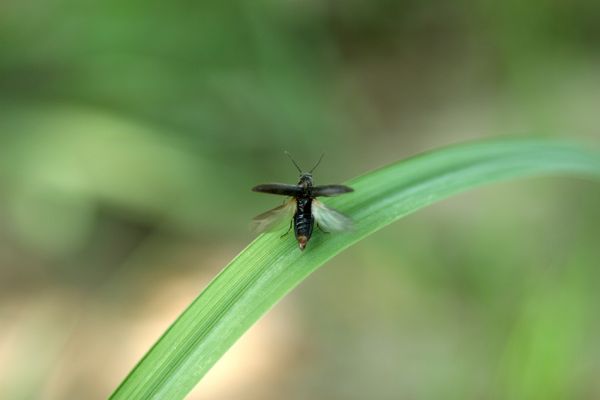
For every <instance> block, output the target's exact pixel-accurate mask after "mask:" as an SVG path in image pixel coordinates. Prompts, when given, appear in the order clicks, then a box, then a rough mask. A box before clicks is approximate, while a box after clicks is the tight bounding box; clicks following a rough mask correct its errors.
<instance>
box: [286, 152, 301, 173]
mask: <svg viewBox="0 0 600 400" xmlns="http://www.w3.org/2000/svg"><path fill="white" fill-rule="evenodd" d="M284 153H285V155H286V156H288V157H289V159H290V160H292V162H293V163H294V166H295V167H296V169H297V170H298V172H300V173H302V168H300V167H299V166H298V163H297V162H296V161H294V159H293V158H292V155H291V154H290V153H289V152H288V151H287V150H286V151H284Z"/></svg>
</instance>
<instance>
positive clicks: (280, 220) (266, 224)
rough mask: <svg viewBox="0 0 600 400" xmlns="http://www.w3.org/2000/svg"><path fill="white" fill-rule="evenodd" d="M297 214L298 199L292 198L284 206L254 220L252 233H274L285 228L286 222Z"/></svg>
mask: <svg viewBox="0 0 600 400" xmlns="http://www.w3.org/2000/svg"><path fill="white" fill-rule="evenodd" d="M295 212H296V199H294V198H291V199H289V200H288V201H286V202H285V203H284V204H283V205H280V206H279V207H275V208H273V209H272V210H269V211H267V212H264V213H262V214H260V215H257V216H256V217H254V219H253V220H252V231H253V232H255V233H261V232H266V231H273V230H276V229H278V228H280V227H283V225H284V222H288V223H289V220H290V218H292V217H293V216H294V213H295Z"/></svg>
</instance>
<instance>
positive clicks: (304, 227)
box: [294, 197, 314, 250]
mask: <svg viewBox="0 0 600 400" xmlns="http://www.w3.org/2000/svg"><path fill="white" fill-rule="evenodd" d="M296 202H297V207H296V214H294V234H295V235H296V240H298V245H299V246H300V249H301V250H304V248H305V247H306V243H308V241H309V239H310V237H311V235H312V230H313V225H314V218H313V216H312V211H311V203H312V199H311V198H310V197H301V198H296Z"/></svg>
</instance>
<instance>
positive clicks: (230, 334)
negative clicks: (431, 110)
mask: <svg viewBox="0 0 600 400" xmlns="http://www.w3.org/2000/svg"><path fill="white" fill-rule="evenodd" d="M542 175H555V176H556V175H575V176H581V177H595V178H599V177H600V154H599V153H597V152H595V151H592V150H589V149H586V148H583V147H579V146H574V145H571V144H567V143H557V142H550V141H544V140H516V139H514V140H502V141H489V142H477V143H470V144H464V145H460V146H454V147H450V148H445V149H442V150H438V151H434V152H431V153H427V154H424V155H420V156H418V157H414V158H411V159H408V160H405V161H401V162H398V163H395V164H392V165H389V166H387V167H384V168H381V169H378V170H375V171H373V172H369V173H367V174H365V175H363V176H360V177H358V178H355V179H353V180H351V181H349V182H347V184H349V185H351V186H352V187H353V188H354V189H355V192H354V193H351V194H348V195H344V196H340V197H336V198H332V199H328V200H329V201H327V200H326V202H327V203H328V204H329V205H331V206H333V207H336V208H338V209H339V210H340V211H342V212H344V213H346V214H348V215H349V216H351V217H352V218H353V219H354V220H355V221H356V229H355V230H354V231H352V232H350V233H345V234H337V235H334V234H331V235H324V234H322V233H320V232H315V234H314V236H313V238H312V239H311V241H310V243H309V244H308V247H307V249H306V250H305V251H304V252H301V251H300V250H299V249H298V246H297V244H296V242H295V241H294V240H293V238H291V237H288V238H286V239H285V240H280V239H279V234H278V233H269V234H264V235H261V236H260V237H258V238H257V239H256V240H255V241H254V242H252V243H251V244H250V245H249V246H248V247H247V248H246V249H244V250H243V251H242V252H241V253H240V254H239V255H238V256H237V257H236V258H235V259H234V260H233V261H231V263H230V264H229V265H228V266H227V267H226V268H225V269H224V270H223V271H222V272H221V273H220V274H219V275H218V276H217V277H216V278H215V279H214V280H213V281H212V282H211V283H210V285H209V286H208V287H207V288H206V289H205V290H204V291H203V292H202V293H201V294H200V296H198V298H196V300H195V301H194V302H193V303H192V304H191V305H190V306H189V307H188V308H187V310H185V311H184V312H183V314H181V316H179V318H178V319H177V320H176V321H175V323H174V324H173V325H172V326H171V327H170V328H169V329H168V330H167V331H166V332H165V333H164V335H163V336H162V337H161V338H160V340H159V341H158V342H157V343H156V344H155V345H154V346H153V347H152V348H151V349H150V351H149V352H148V353H147V354H146V355H145V356H144V358H143V359H142V360H141V361H140V362H139V363H138V365H137V366H136V367H135V368H134V369H133V371H132V372H131V373H130V374H129V376H128V377H127V378H126V379H125V381H124V382H123V383H122V384H121V385H120V386H119V387H118V388H117V390H116V391H115V393H114V394H113V395H112V398H113V399H127V400H135V399H181V398H183V397H184V396H185V395H186V394H187V393H188V392H189V391H190V390H191V389H192V388H193V387H194V385H196V383H198V381H199V380H200V379H201V378H202V377H203V376H204V374H206V372H207V371H208V370H209V369H210V368H211V367H212V366H213V364H214V363H215V362H216V361H217V360H218V359H219V358H220V357H221V356H222V355H223V354H224V353H225V352H226V351H227V350H228V349H229V348H230V347H231V346H232V345H233V343H234V342H235V341H236V340H237V339H238V338H239V337H240V336H241V335H242V334H243V333H244V332H245V331H246V330H248V328H250V326H252V324H254V323H255V322H256V321H257V320H258V319H259V318H260V317H261V316H262V315H263V314H265V312H267V311H268V310H269V309H270V308H271V307H272V306H273V305H274V304H275V303H277V301H278V300H280V299H281V298H282V297H283V296H284V295H285V294H286V293H288V292H289V291H290V290H292V289H293V288H294V287H295V286H297V285H298V284H299V283H300V282H302V280H303V279H305V278H306V277H307V276H308V275H309V274H310V273H312V272H313V271H314V270H316V269H317V268H318V267H320V266H321V265H323V264H324V263H325V262H326V261H327V260H329V259H330V258H332V257H333V256H335V255H336V254H338V253H339V252H341V251H342V250H344V249H345V248H347V247H348V246H350V245H352V244H354V243H356V242H358V241H359V240H361V239H362V238H364V237H365V236H367V235H369V234H371V233H373V232H375V231H377V230H378V229H381V228H383V227H384V226H386V225H388V224H390V223H392V222H394V221H396V220H397V219H399V218H401V217H403V216H405V215H407V214H409V213H411V212H413V211H416V210H418V209H419V208H421V207H424V206H426V205H429V204H432V203H435V202H437V201H439V200H442V199H444V198H446V197H448V196H450V195H452V194H455V193H459V192H463V191H465V190H466V189H470V188H475V187H478V186H481V185H483V184H487V183H491V182H497V181H502V180H508V179H512V178H521V177H531V176H542ZM251 185H252V183H251V182H249V183H248V186H249V187H250V186H251Z"/></svg>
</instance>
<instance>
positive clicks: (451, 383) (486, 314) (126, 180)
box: [0, 0, 600, 400]
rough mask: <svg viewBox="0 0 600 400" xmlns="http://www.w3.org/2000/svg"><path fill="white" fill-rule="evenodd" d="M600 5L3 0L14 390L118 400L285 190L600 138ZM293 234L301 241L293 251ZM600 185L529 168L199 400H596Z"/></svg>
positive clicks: (367, 252) (455, 203)
mask: <svg viewBox="0 0 600 400" xmlns="http://www.w3.org/2000/svg"><path fill="white" fill-rule="evenodd" d="M599 106H600V3H599V2H596V1H591V0H574V1H569V2H567V1H517V0H509V1H496V2H494V1H475V2H470V1H457V2H447V3H445V2H434V1H423V0H420V1H417V0H410V1H393V0H377V1H374V0H371V1H364V0H363V1H361V0H345V1H340V0H321V1H319V0H287V1H273V0H256V1H243V0H230V1H227V2H224V1H216V0H208V1H202V2H189V1H173V2H147V1H144V2H142V1H129V2H123V1H116V0H107V1H102V2H98V1H81V0H79V1H69V0H42V1H32V0H4V1H2V3H1V4H0V398H2V399H9V400H13V399H16V400H21V399H49V400H54V399H57V400H58V399H60V400H64V399H103V398H106V397H107V396H108V395H109V394H110V393H111V392H112V390H114V389H115V388H116V386H117V385H118V384H119V382H120V381H121V380H122V379H123V378H124V377H125V375H126V374H127V373H128V372H129V370H130V369H131V368H132V367H133V366H134V364H135V363H136V361H137V360H138V359H139V358H140V357H141V356H142V355H143V354H144V353H145V351H146V350H147V349H148V348H149V347H150V346H151V344H152V343H153V342H154V341H155V340H156V339H157V338H158V337H159V335H160V334H161V333H162V332H163V331H164V330H165V329H166V328H167V327H168V325H169V324H170V323H171V322H172V321H173V320H174V319H175V318H176V316H177V315H178V314H179V313H180V312H181V311H182V310H183V309H184V307H185V306H186V305H187V304H188V303H189V302H190V301H192V299H194V297H195V296H196V295H197V294H198V293H199V292H200V291H201V290H202V288H203V287H204V286H205V285H206V284H207V282H208V281H209V280H210V279H211V277H213V276H214V275H215V274H216V273H217V272H218V271H219V270H220V269H221V268H222V267H223V266H224V265H226V263H227V262H228V261H229V260H230V259H232V258H233V257H234V256H235V255H236V254H237V253H238V252H239V251H240V250H241V249H242V248H243V247H244V246H245V245H246V244H247V243H248V242H249V241H250V240H252V237H253V236H252V234H251V233H250V231H249V230H248V225H249V220H250V219H251V218H252V217H253V216H254V215H256V214H259V213H261V212H263V211H265V210H266V209H268V208H271V207H273V206H275V205H276V204H277V200H276V199H273V198H271V197H269V196H261V195H257V194H255V193H251V192H250V190H249V188H250V187H252V186H253V185H255V184H257V183H261V182H267V181H282V182H294V181H295V180H296V178H297V174H296V171H295V169H294V168H293V166H292V165H291V163H289V160H287V158H285V156H284V155H283V150H284V149H287V150H289V151H290V152H292V153H293V154H294V155H295V157H296V158H297V159H298V161H299V162H300V163H301V164H302V165H304V166H309V165H311V164H312V163H314V162H315V161H316V159H317V158H318V156H319V155H320V154H321V152H324V153H325V154H326V156H325V159H324V161H323V163H322V165H321V166H320V167H319V170H318V171H317V173H316V179H317V181H318V182H320V183H334V182H342V181H344V180H346V179H348V178H351V177H353V176H355V175H357V174H360V173H363V172H365V171H367V170H369V169H373V168H376V167H379V166H382V165H385V164H387V163H390V162H393V161H396V160H398V159H401V158H404V157H407V156H410V155H413V154H416V153H419V152H422V151H425V150H430V149H434V148H438V147H442V146H445V145H448V144H452V143H457V142H461V141H466V140H472V139H484V138H488V137H498V136H504V135H510V136H519V135H542V136H550V137H560V138H568V139H572V140H577V141H582V142H584V143H587V144H588V145H589V146H597V144H598V142H599V141H600V140H599V139H600V136H599V126H600V113H599V110H600V109H599ZM286 240H292V238H288V239H286ZM599 240H600V188H599V186H598V184H597V182H596V183H595V182H591V181H584V180H573V179H570V180H568V179H560V178H555V179H549V178H547V179H537V180H528V181H522V182H513V183H503V184H498V185H495V186H491V187H487V188H483V189H479V190H477V191H474V192H470V193H467V194H464V195H461V196H458V197H454V198H452V199H450V200H447V201H444V202H443V203H440V204H438V205H435V206H433V207H430V208H428V209H426V210H423V211H420V212H418V213H416V214H414V215H412V216H410V217H408V218H405V219H403V220H401V221H400V222H399V223H396V224H394V225H393V226H390V227H389V228H386V229H384V230H383V231H381V232H379V233H377V234H375V235H373V236H371V237H370V238H368V239H366V240H364V241H362V242H360V243H359V244H357V245H355V246H354V247H353V248H351V249H349V250H348V251H346V252H345V253H343V254H341V255H339V256H338V257H336V258H335V259H334V260H333V261H331V262H329V263H328V264H327V265H326V266H325V267H324V268H322V269H320V270H319V271H318V272H317V273H316V274H314V275H313V276H311V277H310V279H308V280H307V281H306V282H305V283H303V284H302V285H301V286H300V287H299V288H298V289H296V290H295V291H294V292H293V293H292V294H291V295H290V296H288V297H287V298H286V299H285V300H284V301H283V302H282V303H280V304H279V305H278V306H277V307H275V309H274V310H272V311H271V312H270V313H269V314H268V315H267V316H266V317H265V318H263V319H262V320H261V321H260V322H259V323H258V324H257V325H256V326H255V327H254V328H253V329H252V330H251V331H250V332H248V334H247V335H245V336H244V337H243V338H242V339H241V340H240V341H239V342H238V343H237V344H236V345H235V346H234V348H233V349H232V350H231V351H230V352H229V353H228V354H227V355H226V356H225V357H224V358H223V359H222V360H221V361H219V363H218V364H217V365H216V366H215V368H214V369H213V370H212V371H211V372H210V373H209V374H208V375H207V376H206V378H205V379H204V380H203V381H202V382H201V383H200V384H199V385H198V386H197V388H196V389H195V391H194V392H193V393H192V394H190V396H189V398H190V399H197V400H200V399H202V400H204V399H216V400H236V399H242V400H246V399H247V400H255V399H256V400H258V399H261V400H269V399H282V398H286V399H291V400H300V399H332V400H336V399H366V398H368V399H409V400H410V399H415V400H420V399H461V400H462V399H544V400H548V399H598V398H600V380H599V379H598V377H599V376H600V340H599V339H598V338H599V337H600V311H599V304H600V294H599V293H600V290H599V289H600V268H599V267H600V262H599V260H600V248H599V246H598V243H599Z"/></svg>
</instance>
